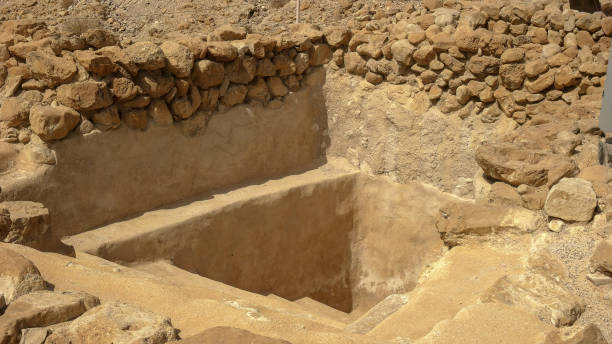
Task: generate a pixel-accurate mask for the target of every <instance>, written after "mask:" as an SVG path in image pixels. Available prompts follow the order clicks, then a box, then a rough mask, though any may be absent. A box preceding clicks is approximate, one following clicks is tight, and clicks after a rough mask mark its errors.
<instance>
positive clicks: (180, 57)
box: [160, 41, 194, 78]
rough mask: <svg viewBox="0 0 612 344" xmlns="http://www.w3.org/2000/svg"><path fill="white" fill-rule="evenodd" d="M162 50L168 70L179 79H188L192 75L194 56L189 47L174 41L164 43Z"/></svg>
mask: <svg viewBox="0 0 612 344" xmlns="http://www.w3.org/2000/svg"><path fill="white" fill-rule="evenodd" d="M160 49H161V50H162V51H163V53H164V55H165V56H166V60H167V63H168V69H169V70H170V72H171V73H172V74H174V76H176V77H177V78H186V77H188V76H189V75H190V74H191V69H192V68H193V62H194V56H193V53H192V52H191V50H189V48H188V47H186V46H184V45H182V44H179V43H177V42H173V41H166V42H164V43H162V45H161V46H160Z"/></svg>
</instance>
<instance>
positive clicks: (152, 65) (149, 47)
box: [124, 42, 166, 70]
mask: <svg viewBox="0 0 612 344" xmlns="http://www.w3.org/2000/svg"><path fill="white" fill-rule="evenodd" d="M124 52H125V54H126V55H127V56H128V58H129V60H130V61H131V62H133V63H134V64H135V65H136V66H137V67H138V68H140V69H142V70H157V69H162V68H164V67H166V56H165V55H164V52H163V51H162V50H161V49H160V47H158V46H157V45H156V44H154V43H152V42H137V43H134V44H132V45H130V46H128V47H127V48H125V49H124Z"/></svg>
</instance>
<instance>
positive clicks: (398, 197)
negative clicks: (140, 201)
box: [64, 164, 444, 312]
mask: <svg viewBox="0 0 612 344" xmlns="http://www.w3.org/2000/svg"><path fill="white" fill-rule="evenodd" d="M443 199H444V196H442V194H441V193H439V192H437V191H434V190H433V189H428V188H425V187H423V186H421V185H420V184H413V185H397V184H393V183H389V182H386V181H381V180H373V179H370V178H367V177H363V176H361V175H360V174H359V173H358V172H357V171H355V170H353V169H350V168H346V167H345V165H342V167H339V165H334V164H328V165H325V166H322V167H321V168H319V169H316V170H312V171H309V172H306V173H303V174H300V175H294V176H288V177H285V178H282V179H278V180H272V181H268V182H266V183H263V184H260V185H251V186H247V187H243V188H240V189H236V190H233V191H229V192H226V193H223V194H216V195H213V196H211V197H208V198H204V199H201V200H196V201H192V202H187V203H184V204H180V205H176V206H172V207H167V208H163V209H158V210H155V211H150V212H147V213H145V214H143V215H141V216H138V217H136V218H132V219H129V220H126V221H122V222H117V223H114V224H111V225H108V226H105V227H102V228H99V229H96V230H93V231H89V232H85V233H81V234H78V235H75V236H72V237H69V238H66V239H65V240H64V242H65V243H67V244H70V245H73V246H74V247H75V249H76V250H77V251H81V252H87V253H91V254H94V255H97V256H100V257H102V258H105V259H108V260H111V261H115V262H119V263H123V264H139V263H143V262H154V261H158V260H168V261H170V262H172V263H173V264H174V265H175V266H177V267H179V268H182V269H185V270H187V271H190V272H193V273H197V274H199V275H201V276H204V277H207V278H210V279H213V280H216V281H219V282H222V283H225V284H228V285H231V286H233V287H237V288H240V289H243V290H247V291H250V292H254V293H259V294H263V295H268V294H275V295H278V296H281V297H283V298H285V299H288V300H297V299H300V298H303V297H310V298H312V299H315V300H317V301H319V302H322V303H325V304H327V305H329V306H331V307H334V308H336V309H338V310H341V311H343V312H352V311H354V310H360V311H361V310H365V309H367V308H369V307H371V306H372V305H373V304H375V303H376V302H378V301H380V300H381V299H382V298H384V297H385V296H387V295H389V294H391V293H399V292H406V291H408V290H410V289H412V288H413V287H414V285H415V283H416V278H417V277H418V275H419V274H420V272H421V270H422V268H423V267H424V266H425V265H426V264H428V263H430V262H431V261H433V259H435V258H436V257H437V255H438V254H439V250H440V248H441V247H442V243H441V241H440V238H439V236H438V233H437V231H436V229H435V226H434V223H433V219H434V216H433V213H434V212H435V210H436V205H437V204H439V203H440V202H441V201H442V200H443ZM429 206H433V207H429ZM398 213H401V214H402V215H401V216H398ZM407 214H408V215H410V214H413V215H414V216H408V217H406V215H407ZM428 214H431V216H427V215H428Z"/></svg>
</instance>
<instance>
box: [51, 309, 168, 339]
mask: <svg viewBox="0 0 612 344" xmlns="http://www.w3.org/2000/svg"><path fill="white" fill-rule="evenodd" d="M176 339H177V331H176V329H174V328H173V327H172V324H171V322H170V319H168V318H165V317H162V316H160V315H157V314H154V313H150V312H147V311H144V310H141V309H138V308H136V307H133V306H130V305H127V304H123V303H117V302H109V303H104V304H102V305H101V306H98V307H95V308H92V309H89V310H88V311H87V312H85V313H84V314H83V315H81V316H80V317H78V318H77V319H76V320H74V321H72V322H69V323H65V324H62V325H60V326H57V327H55V328H54V329H53V333H51V334H50V335H49V337H47V340H46V341H45V344H64V343H79V344H99V343H102V342H103V343H115V344H128V343H147V344H164V343H167V342H170V341H173V340H176Z"/></svg>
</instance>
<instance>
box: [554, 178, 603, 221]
mask: <svg viewBox="0 0 612 344" xmlns="http://www.w3.org/2000/svg"><path fill="white" fill-rule="evenodd" d="M596 206H597V197H596V195H595V191H593V186H592V184H591V183H590V182H588V181H586V180H584V179H578V178H563V179H561V180H560V181H559V183H557V184H556V185H555V186H553V187H552V188H551V189H550V191H549V192H548V196H547V198H546V204H545V205H544V210H545V211H546V214H548V215H549V216H553V217H558V218H560V219H563V220H566V221H589V220H591V218H592V217H593V211H594V210H595V207H596Z"/></svg>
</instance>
